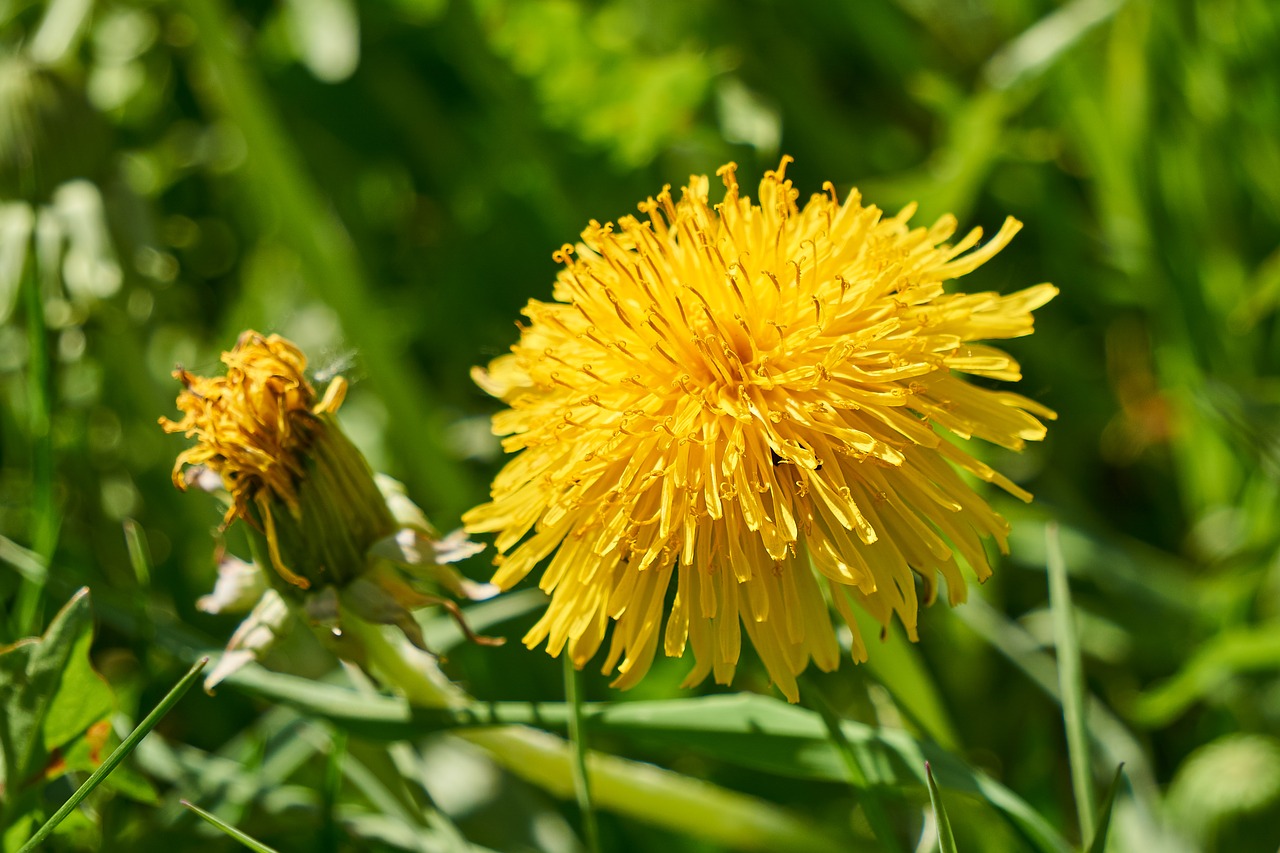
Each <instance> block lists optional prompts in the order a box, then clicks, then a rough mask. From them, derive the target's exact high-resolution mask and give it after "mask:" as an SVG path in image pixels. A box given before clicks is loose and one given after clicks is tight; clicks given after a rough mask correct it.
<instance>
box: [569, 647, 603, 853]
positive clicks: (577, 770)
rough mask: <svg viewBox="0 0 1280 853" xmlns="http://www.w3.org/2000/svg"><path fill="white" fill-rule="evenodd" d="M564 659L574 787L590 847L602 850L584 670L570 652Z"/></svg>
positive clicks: (598, 851)
mask: <svg viewBox="0 0 1280 853" xmlns="http://www.w3.org/2000/svg"><path fill="white" fill-rule="evenodd" d="M560 657H561V660H563V661H564V696H565V701H566V702H567V703H568V704H569V711H570V713H569V743H570V744H571V745H572V746H573V757H574V762H573V790H574V794H575V795H576V796H577V800H578V810H579V811H580V812H581V813H582V829H583V834H584V835H585V836H586V840H587V849H588V850H589V851H591V853H600V850H601V848H600V824H599V823H598V822H597V820H596V812H595V804H594V803H593V802H592V801H591V779H590V777H588V776H587V740H586V732H585V731H583V719H582V696H581V695H580V694H581V688H582V673H580V672H578V670H577V669H576V668H575V667H574V665H573V658H572V656H570V655H569V654H567V653H565V654H562V655H561V656H560Z"/></svg>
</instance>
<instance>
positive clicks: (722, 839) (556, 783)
mask: <svg viewBox="0 0 1280 853" xmlns="http://www.w3.org/2000/svg"><path fill="white" fill-rule="evenodd" d="M342 626H343V631H344V633H345V634H346V636H347V639H349V640H352V641H354V642H356V643H358V644H359V645H360V647H361V651H362V652H363V655H364V662H365V664H366V665H367V666H368V667H369V669H370V670H371V671H372V673H373V675H374V676H375V677H377V678H379V679H381V680H382V681H383V682H384V683H386V684H388V685H390V686H392V687H394V688H395V689H396V690H398V691H399V692H400V693H401V694H402V695H403V696H404V697H405V698H406V699H408V700H409V702H410V703H412V704H414V705H419V706H422V707H426V708H447V707H464V706H466V705H469V704H472V703H473V702H474V701H475V700H473V699H472V698H471V697H470V696H468V695H467V694H466V693H464V692H463V691H462V690H461V689H459V688H458V687H456V686H455V685H453V684H450V683H448V682H447V681H446V680H445V678H444V676H443V674H442V673H440V672H439V670H435V669H433V668H432V669H429V668H427V667H425V666H424V665H423V664H424V662H429V661H430V658H428V657H426V656H425V655H423V654H422V653H421V652H418V651H417V650H416V649H413V648H412V647H411V646H409V645H408V644H407V643H405V642H404V641H402V640H401V641H398V642H392V641H390V640H389V639H388V638H387V635H386V634H385V633H384V631H383V629H382V628H380V627H379V626H376V625H371V624H370V623H368V622H365V621H363V620H361V619H359V618H357V617H355V616H353V615H351V614H350V613H346V612H344V614H343V621H342ZM432 666H433V665H432ZM455 734H456V735H457V736H458V737H460V738H462V739H463V740H466V741H470V742H471V743H472V744H474V745H476V746H478V747H480V748H481V749H484V750H485V751H486V752H488V753H489V754H490V756H491V757H492V758H493V760H494V761H496V762H497V763H498V764H500V765H501V766H503V767H505V768H506V769H507V770H509V771H510V772H512V773H514V774H515V775H517V776H519V777H521V778H522V779H524V780H525V781H527V782H531V783H533V784H535V785H537V786H539V787H541V788H543V789H544V790H546V791H547V792H548V793H550V794H552V795H553V796H556V797H560V798H562V799H570V798H572V797H573V796H574V784H573V767H574V763H575V762H576V760H577V759H576V757H575V750H574V748H573V746H572V745H571V744H570V743H569V742H568V741H566V740H565V739H564V738H561V737H557V736H555V735H553V734H549V733H547V732H541V731H538V730H536V729H531V728H527V727H525V726H495V727H492V728H478V729H465V730H459V731H457V732H455ZM586 769H587V773H588V775H589V777H590V779H591V793H592V799H593V801H594V804H595V806H596V807H597V808H601V809H608V810H609V811H612V812H615V813H617V814H621V815H625V816H627V817H630V818H634V819H636V820H640V821H644V822H646V823H650V824H654V825H656V826H661V827H664V828H665V829H668V830H670V831H672V832H676V833H681V834H687V835H693V836H698V837H701V838H703V839H706V840H708V841H710V842H712V843H713V844H716V845H718V846H721V847H729V848H734V849H738V850H770V851H774V850H794V851H802V850H803V851H814V853H822V851H833V853H834V851H837V850H843V849H845V848H844V847H842V846H841V845H838V844H835V843H834V842H833V841H832V840H831V839H829V838H827V837H826V836H825V835H822V834H821V833H819V832H817V831H815V830H814V829H813V828H811V827H810V826H808V825H807V824H805V823H803V822H801V821H800V820H797V819H795V818H792V817H789V816H787V815H785V814H783V813H780V812H779V811H778V810H777V809H775V808H766V807H764V804H763V803H761V802H760V801H758V800H756V799H755V798H753V797H749V796H746V795H744V794H739V793H736V792H733V791H728V790H725V789H723V788H718V787H716V786H715V785H711V784H709V783H706V782H702V781H700V780H697V779H691V778H689V777H687V776H682V775H680V774H678V773H673V772H671V771H669V770H664V769H662V768H660V767H655V766H653V765H652V764H643V763H641V762H637V761H630V760H627V759H625V758H618V757H616V756H612V755H605V754H602V753H599V752H594V751H591V750H588V751H587V752H586Z"/></svg>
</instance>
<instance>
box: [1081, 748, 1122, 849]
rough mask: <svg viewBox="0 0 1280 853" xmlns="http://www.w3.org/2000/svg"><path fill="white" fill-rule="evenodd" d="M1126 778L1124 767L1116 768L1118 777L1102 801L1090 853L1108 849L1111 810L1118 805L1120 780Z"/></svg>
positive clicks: (1090, 844)
mask: <svg viewBox="0 0 1280 853" xmlns="http://www.w3.org/2000/svg"><path fill="white" fill-rule="evenodd" d="M1123 778H1124V765H1123V764H1121V765H1120V766H1119V767H1117V768H1116V776H1115V778H1114V779H1112V780H1111V787H1110V788H1108V789H1107V796H1106V798H1105V799H1103V801H1102V808H1101V809H1100V810H1099V811H1098V830H1097V832H1095V833H1094V836H1093V841H1091V842H1089V853H1102V851H1104V850H1106V849H1107V830H1108V829H1109V828H1110V827H1111V808H1112V806H1114V805H1115V803H1116V795H1117V794H1119V793H1120V780H1121V779H1123Z"/></svg>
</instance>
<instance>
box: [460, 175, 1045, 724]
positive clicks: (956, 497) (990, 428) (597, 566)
mask: <svg viewBox="0 0 1280 853" xmlns="http://www.w3.org/2000/svg"><path fill="white" fill-rule="evenodd" d="M789 159H790V158H784V159H783V161H782V164H781V166H780V167H779V168H778V170H777V171H770V172H766V173H765V175H764V179H763V180H762V181H761V183H760V192H759V200H758V202H756V203H753V202H752V201H751V200H750V199H749V198H747V197H745V196H742V195H740V194H739V186H738V182H737V180H736V177H735V170H736V167H735V165H734V164H732V163H730V164H728V165H726V166H724V167H723V168H721V169H720V170H719V171H718V172H717V174H718V175H719V176H720V177H721V178H722V179H723V181H724V186H725V195H724V200H723V201H722V202H721V203H720V204H716V205H712V204H711V203H710V201H709V199H708V185H709V181H708V179H707V178H706V177H705V176H694V177H691V178H690V180H689V185H688V186H687V187H685V188H684V190H683V192H682V195H681V197H680V199H679V200H678V201H677V200H675V199H674V198H673V197H672V195H671V192H670V188H669V187H667V188H664V189H663V191H662V192H661V193H660V194H659V195H658V197H657V198H656V199H655V198H650V199H649V200H647V201H645V202H643V203H642V204H641V205H640V211H641V212H642V213H643V214H645V215H646V216H647V219H646V220H645V221H641V220H639V219H637V218H635V217H631V216H626V217H623V218H621V219H619V221H618V222H617V224H616V225H615V224H613V223H608V224H605V225H601V224H600V223H598V222H596V221H592V222H591V223H590V225H589V226H588V227H587V229H586V230H585V231H583V232H582V242H581V243H580V244H579V245H578V246H576V247H573V246H568V245H566V246H564V247H563V248H561V249H560V251H558V252H557V253H556V254H555V258H556V260H557V261H558V262H560V263H562V264H563V265H564V267H563V269H562V270H561V271H560V273H559V274H558V276H557V279H556V284H555V288H554V290H553V298H554V301H552V302H540V301H536V300H531V301H530V302H529V304H528V306H527V307H526V308H525V309H524V311H523V313H524V315H525V316H526V317H527V318H528V320H529V322H528V324H527V325H523V326H521V332H520V339H519V341H518V343H516V345H515V346H513V347H512V350H511V352H510V353H509V354H506V355H503V356H500V357H498V358H497V359H495V360H494V361H493V362H492V363H491V364H490V365H489V366H488V368H487V369H483V370H482V369H476V370H475V372H474V376H475V379H476V382H477V383H478V384H479V385H480V386H481V387H482V388H484V390H486V391H487V392H489V393H490V394H493V395H494V396H497V397H499V398H501V399H502V400H503V401H504V402H505V403H506V404H507V406H508V407H509V408H507V409H506V410H504V411H502V412H500V413H498V414H497V415H495V417H494V419H493V429H494V432H495V433H496V434H498V435H502V436H506V438H505V439H504V440H503V446H504V448H505V449H506V451H507V452H508V453H515V454H517V455H516V456H515V458H514V459H512V460H511V461H510V462H508V464H507V465H506V467H505V468H504V469H503V470H502V471H501V472H500V473H499V474H498V475H497V477H496V479H495V480H494V482H493V487H492V500H491V501H490V502H489V503H486V504H484V505H482V506H480V507H477V508H475V509H473V510H471V511H470V512H469V513H468V514H467V515H466V516H464V521H465V523H466V525H467V529H468V530H469V531H470V532H473V533H474V532H496V533H497V538H496V543H495V544H496V547H497V550H498V552H499V556H498V557H497V558H496V559H495V562H496V564H497V566H498V568H497V571H496V573H495V575H494V578H493V581H494V583H495V584H497V585H498V586H499V587H502V588H504V589H505V588H508V587H510V586H512V585H514V584H515V583H517V582H519V581H520V580H521V579H522V578H524V577H525V575H527V574H528V573H529V572H530V571H531V570H532V569H533V568H534V566H535V565H536V564H537V563H539V562H540V561H541V560H543V559H544V558H545V557H547V556H549V555H551V554H552V553H553V552H554V556H553V557H552V558H551V560H550V562H549V564H548V565H547V567H546V570H545V572H544V573H543V575H542V579H541V582H540V586H541V587H542V589H543V590H545V591H547V592H549V593H550V594H551V600H550V603H549V605H548V607H547V610H546V612H545V614H544V615H543V616H542V618H541V619H540V620H539V621H538V622H537V624H536V625H534V627H533V628H532V629H531V630H530V631H529V633H528V635H527V636H526V637H525V638H524V641H525V643H526V645H528V646H530V647H534V646H536V645H538V644H540V643H543V642H544V641H545V642H546V644H547V650H548V651H549V652H550V653H551V654H553V655H558V654H560V653H561V652H562V651H563V650H564V649H565V647H566V646H567V647H568V652H569V654H570V655H571V657H572V660H573V662H574V663H575V664H576V665H577V666H579V667H581V666H583V665H584V664H585V663H586V662H587V661H588V660H590V659H591V658H592V657H593V656H594V655H595V654H596V652H597V650H598V649H599V647H600V646H601V644H602V643H603V641H604V639H605V635H606V633H608V629H609V627H610V623H611V622H612V623H614V624H613V626H612V635H611V639H610V643H609V650H608V653H607V656H606V659H605V661H604V671H605V672H606V673H608V672H612V671H613V670H614V668H615V667H616V669H617V671H618V672H619V673H620V675H619V677H618V678H617V680H616V681H615V685H617V686H619V687H630V686H632V685H634V684H635V683H636V682H637V681H639V680H640V678H641V677H642V676H643V675H644V673H645V672H646V671H647V670H648V668H649V666H650V664H651V662H652V660H653V657H654V654H655V652H656V650H657V648H658V645H659V644H660V643H661V645H662V648H663V650H664V652H665V653H666V654H667V655H670V656H680V655H682V654H683V653H684V651H685V648H686V646H692V648H693V656H694V659H695V664H694V667H693V670H692V672H691V673H690V674H689V677H688V679H687V682H686V684H688V685H693V684H696V683H698V682H700V681H701V680H702V679H704V678H705V677H706V676H707V675H708V674H714V677H715V679H716V681H717V682H719V683H725V684H727V683H729V682H730V680H731V679H732V677H733V674H734V669H735V667H736V665H737V662H738V658H739V653H740V646H741V628H743V627H745V629H746V633H747V637H748V638H749V640H750V642H751V643H752V645H753V646H754V647H755V649H756V651H757V653H758V654H759V656H760V658H761V660H762V661H763V663H764V665H765V667H766V668H767V670H768V672H769V675H770V677H771V678H772V680H773V681H774V683H775V684H776V685H777V686H778V687H779V688H780V689H781V690H782V692H783V693H784V694H785V695H786V697H787V698H788V699H790V700H791V701H796V700H797V698H798V691H797V687H796V681H795V677H796V676H797V675H798V674H799V673H800V672H801V671H803V670H804V669H805V667H806V666H807V665H808V663H809V661H810V660H812V661H813V662H814V663H815V664H817V666H819V667H820V668H821V669H823V670H827V671H829V670H832V669H834V668H835V667H836V666H837V664H838V661H839V648H838V644H837V640H836V634H835V631H834V629H833V627H832V622H831V619H830V615H829V607H828V605H829V604H834V605H835V607H836V609H837V610H838V611H839V612H840V613H841V614H842V615H843V617H844V620H845V621H846V622H847V623H848V624H849V627H850V629H851V630H852V631H853V637H854V640H853V656H854V658H855V659H857V660H865V658H866V654H867V652H866V646H865V644H864V643H863V641H862V639H861V637H860V636H859V634H858V628H857V625H856V623H855V620H854V614H853V610H852V607H853V606H855V605H856V606H859V607H862V608H863V609H865V610H866V611H867V612H868V613H870V614H871V615H872V616H873V617H874V618H875V619H876V620H877V621H879V622H880V623H881V624H882V625H886V626H887V625H888V623H889V621H890V620H891V618H892V615H893V614H894V613H896V614H897V615H898V617H899V619H900V620H901V621H902V623H903V625H904V626H905V627H906V630H907V633H908V635H909V636H910V637H911V638H912V639H913V640H914V639H916V614H917V607H918V593H917V588H916V583H917V580H918V581H919V583H920V587H921V594H922V596H923V597H924V599H925V600H926V601H930V600H932V599H933V597H934V595H935V593H936V590H937V584H936V578H937V576H938V575H939V574H941V575H942V577H943V578H944V579H945V581H946V586H947V594H948V597H949V599H950V600H951V602H952V603H953V604H954V603H958V602H960V601H963V600H964V598H965V592H966V590H965V580H964V577H963V576H962V574H961V570H960V565H961V563H962V562H963V563H967V564H968V566H969V567H970V569H971V570H972V571H973V573H974V574H976V576H977V577H978V579H979V580H982V579H985V578H986V577H987V576H988V575H989V574H990V572H991V569H990V566H989V565H988V561H987V556H986V552H985V550H984V547H983V539H984V538H986V537H991V538H994V539H995V541H996V542H997V543H998V544H999V546H1000V547H1001V549H1002V550H1003V549H1004V548H1005V538H1006V534H1007V532H1008V524H1007V523H1006V522H1005V520H1004V519H1003V518H1001V517H1000V516H999V515H998V514H997V513H996V512H995V511H993V510H992V509H991V507H989V506H988V505H987V503H986V502H985V501H984V500H983V499H982V498H981V497H980V496H979V495H978V494H977V493H976V492H975V491H974V490H973V489H972V488H971V487H970V486H969V485H968V484H967V483H966V481H965V479H964V478H963V477H962V476H961V474H960V473H959V472H960V471H966V472H968V473H970V474H972V475H974V476H976V477H977V478H979V479H981V480H985V481H987V482H991V483H995V484H997V485H999V486H1000V487H1002V488H1003V489H1005V490H1006V491H1008V492H1010V493H1011V494H1013V495H1016V496H1018V497H1020V498H1022V499H1024V500H1029V499H1030V495H1029V494H1027V493H1026V492H1025V491H1023V490H1022V489H1021V488H1019V487H1018V486H1016V485H1014V484H1013V483H1012V482H1010V481H1009V480H1008V479H1006V478H1005V477H1003V476H1001V475H1000V474H998V473H996V472H995V471H994V470H992V469H991V468H990V467H989V466H987V465H985V464H983V463H982V462H980V461H978V460H977V459H975V458H973V457H972V456H970V455H969V454H968V453H966V452H965V451H964V450H963V449H961V448H960V447H959V446H957V444H956V443H953V441H952V440H951V439H952V438H960V439H968V438H971V437H977V438H981V439H984V440H986V441H990V442H993V443H995V444H998V445H1000V446H1002V447H1006V448H1010V449H1013V450H1018V449H1021V448H1022V447H1023V444H1024V442H1026V441H1035V440H1039V439H1041V438H1043V437H1044V435H1045V427H1044V425H1043V424H1042V423H1041V421H1040V420H1039V418H1053V417H1054V414H1053V412H1051V411H1050V410H1048V409H1046V408H1044V407H1043V406H1041V405H1039V404H1037V403H1035V402H1034V401H1032V400H1029V399H1027V398H1025V397H1022V396H1019V395H1017V394H1013V393H1010V392H1007V391H999V390H989V389H987V388H984V387H978V386H975V385H971V384H969V383H967V382H965V381H964V380H963V379H962V378H961V376H960V374H966V373H967V374H971V375H975V376H981V377H985V378H987V379H998V380H1005V381H1013V380H1017V379H1019V378H1020V372H1019V367H1018V364H1017V362H1016V361H1014V359H1012V358H1011V357H1009V356H1008V355H1007V354H1005V353H1004V352H1002V351H1000V350H998V349H995V348H992V347H990V346H986V345H983V344H979V343H975V342H976V341H981V340H990V339H999V338H1014V337H1018V336H1021V335H1027V334H1030V333H1031V331H1032V316H1031V312H1032V310H1034V309H1035V308H1038V307H1040V306H1041V305H1043V304H1045V303H1046V302H1047V301H1049V300H1050V299H1051V298H1052V297H1053V296H1054V294H1055V293H1056V292H1057V291H1056V289H1055V288H1054V287H1053V286H1052V285H1049V284H1041V285H1037V286H1035V287H1031V288H1028V289H1026V290H1023V291H1020V292H1018V293H1014V294H1011V295H1008V296H1000V295H997V294H995V293H978V294H964V293H950V292H948V291H947V290H946V289H945V288H944V287H943V284H944V282H947V281H948V280H950V279H954V278H958V277H959V276H962V275H964V274H966V273H968V272H971V271H972V270H974V269H975V268H977V267H978V266H980V265H981V264H983V263H985V262H986V261H987V260H989V259H990V258H991V257H992V256H993V255H995V254H996V253H997V252H998V251H1000V249H1002V248H1003V247H1004V246H1005V245H1006V244H1007V243H1008V242H1009V240H1010V239H1011V238H1012V237H1013V235H1014V234H1015V233H1016V232H1017V230H1018V229H1019V227H1020V224H1019V223H1018V222H1017V221H1016V220H1014V219H1012V218H1010V219H1007V220H1006V221H1005V223H1004V226H1003V227H1002V228H1001V229H1000V231H999V233H997V234H996V236H995V237H994V238H992V239H991V240H990V241H988V242H987V243H985V244H984V245H981V246H979V245H978V244H979V240H980V238H981V230H980V229H974V230H972V231H970V232H969V233H968V234H966V235H965V236H964V237H963V238H961V239H959V240H958V241H956V242H949V241H950V239H951V237H952V235H953V234H954V233H955V229H956V221H955V219H954V217H951V216H945V217H943V218H942V219H940V220H939V221H938V222H937V223H936V224H934V225H933V226H932V227H930V228H911V227H909V226H908V224H907V223H908V220H909V219H910V216H911V214H912V212H913V208H908V209H907V210H904V211H903V212H901V213H899V214H898V215H897V216H894V217H886V216H885V215H884V214H883V213H882V212H881V211H880V210H878V209H877V208H875V207H870V206H863V204H862V203H861V199H860V197H859V195H858V194H857V193H856V192H853V193H851V194H850V195H849V196H848V197H847V198H846V199H845V201H844V202H843V203H841V202H840V201H839V199H838V198H837V195H836V192H835V188H834V187H833V186H832V185H831V184H830V183H827V184H826V185H825V187H824V188H825V193H824V194H820V195H814V196H813V197H812V198H810V199H809V201H808V203H807V204H805V205H804V207H803V208H801V207H800V206H798V204H797V199H798V197H799V192H798V191H797V190H796V189H795V188H794V187H793V186H792V183H791V181H790V180H789V179H787V178H786V175H785V170H786V166H787V163H788V162H789ZM673 581H674V583H675V591H674V598H673V603H672V605H671V608H670V613H669V614H668V615H667V618H666V624H665V629H664V628H663V626H662V617H663V611H664V603H665V601H666V599H667V595H668V590H669V587H670V586H671V584H672V582H673Z"/></svg>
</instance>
